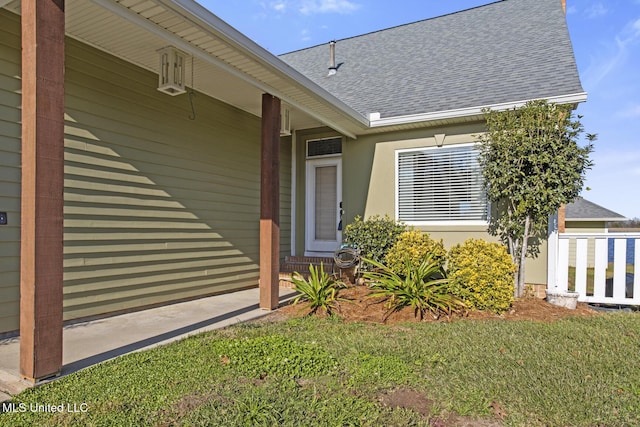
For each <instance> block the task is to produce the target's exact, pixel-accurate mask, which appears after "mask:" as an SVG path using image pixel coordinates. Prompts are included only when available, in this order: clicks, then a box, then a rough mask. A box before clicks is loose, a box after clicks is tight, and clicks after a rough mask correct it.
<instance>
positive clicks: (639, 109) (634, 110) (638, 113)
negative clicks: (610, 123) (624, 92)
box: [617, 104, 640, 119]
mask: <svg viewBox="0 0 640 427" xmlns="http://www.w3.org/2000/svg"><path fill="white" fill-rule="evenodd" d="M617 116H619V117H622V118H625V119H628V118H640V104H636V105H632V106H631V107H629V108H627V109H625V110H622V111H620V112H618V114H617Z"/></svg>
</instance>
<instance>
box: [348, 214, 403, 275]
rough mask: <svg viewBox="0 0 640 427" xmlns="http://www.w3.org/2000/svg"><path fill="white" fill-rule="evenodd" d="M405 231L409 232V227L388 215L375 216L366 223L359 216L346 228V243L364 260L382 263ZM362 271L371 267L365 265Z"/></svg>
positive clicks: (361, 267) (362, 266) (362, 265)
mask: <svg viewBox="0 0 640 427" xmlns="http://www.w3.org/2000/svg"><path fill="white" fill-rule="evenodd" d="M404 231H407V226H406V225H405V224H403V223H401V222H397V221H395V220H393V219H391V218H389V216H388V215H385V216H384V217H381V216H379V215H375V216H372V217H370V218H368V219H367V220H365V221H363V220H362V218H361V217H360V216H357V217H356V218H355V220H354V221H353V222H352V223H351V224H348V225H347V226H346V227H345V229H344V242H345V243H347V244H349V245H353V246H355V247H357V248H358V250H359V251H360V255H361V256H362V258H367V259H370V260H373V261H376V262H380V263H382V262H383V260H384V256H385V255H386V253H387V252H388V251H389V249H391V247H393V245H394V244H395V243H396V240H397V239H398V236H399V235H400V234H402V233H403V232H404ZM360 269H361V270H364V271H366V270H370V269H371V267H370V266H369V265H367V264H366V263H363V264H361V266H360Z"/></svg>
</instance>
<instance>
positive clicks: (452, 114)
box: [369, 92, 587, 128]
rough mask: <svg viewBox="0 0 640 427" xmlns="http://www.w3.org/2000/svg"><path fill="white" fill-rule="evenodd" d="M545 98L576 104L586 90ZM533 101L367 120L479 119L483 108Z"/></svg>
mask: <svg viewBox="0 0 640 427" xmlns="http://www.w3.org/2000/svg"><path fill="white" fill-rule="evenodd" d="M542 99H546V100H547V101H548V102H551V103H555V104H578V103H581V102H585V101H586V100H587V93H586V92H579V93H572V94H568V95H559V96H552V97H548V98H542ZM530 101H533V99H528V100H522V101H515V102H504V103H500V104H489V105H483V106H477V107H468V108H459V109H454V110H444V111H436V112H432V113H423V114H411V115H406V116H396V117H385V118H378V119H372V120H370V121H369V126H370V127H371V128H380V127H386V126H401V125H414V124H416V123H424V124H425V125H427V124H428V123H429V122H433V121H439V120H450V121H456V120H463V119H464V120H468V119H469V118H473V117H477V118H478V119H481V118H483V117H484V113H483V110H485V109H490V110H493V111H506V110H510V109H513V108H519V107H522V106H524V105H525V104H526V103H527V102H530Z"/></svg>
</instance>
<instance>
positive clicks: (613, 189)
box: [200, 0, 640, 218]
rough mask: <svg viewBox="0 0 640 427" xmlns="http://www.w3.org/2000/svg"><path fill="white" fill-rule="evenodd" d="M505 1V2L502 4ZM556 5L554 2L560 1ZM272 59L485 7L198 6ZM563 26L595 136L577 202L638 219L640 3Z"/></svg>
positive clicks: (362, 0)
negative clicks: (585, 201)
mask: <svg viewBox="0 0 640 427" xmlns="http://www.w3.org/2000/svg"><path fill="white" fill-rule="evenodd" d="M506 1H509V0H506ZM558 2H560V0H558ZM200 3H201V4H202V5H203V6H205V7H206V8H208V9H209V10H211V11H212V12H213V13H214V14H216V15H218V16H219V17H220V18H222V19H223V20H225V21H226V22H228V23H229V24H231V25H232V26H233V27H235V28H236V29H238V30H239V31H241V32H242V33H244V34H245V35H247V36H248V37H250V38H251V39H253V40H254V41H256V43H258V44H259V45H261V46H262V47H264V48H266V49H267V50H269V51H270V52H272V53H274V54H276V55H278V54H282V53H286V52H290V51H293V50H297V49H303V48H306V47H310V46H315V45H318V44H322V43H327V42H329V41H330V40H332V39H337V40H339V39H342V38H346V37H351V36H355V35H359V34H364V33H368V32H371V31H376V30H380V29H384V28H389V27H392V26H395V25H401V24H406V23H409V22H414V21H418V20H421V19H427V18H432V17H435V16H440V15H443V14H447V13H452V12H456V11H460V10H464V9H468V8H471V7H476V6H480V5H483V4H488V3H492V1H490V0H447V1H445V0H396V1H394V2H389V1H382V0H242V1H219V0H200ZM567 22H568V25H569V33H570V35H571V39H572V41H573V46H574V50H575V54H576V60H577V63H578V70H579V72H580V76H581V79H582V84H583V87H584V89H585V90H586V91H587V92H588V94H589V100H588V101H587V102H586V103H584V104H581V105H580V107H579V108H578V110H577V113H578V114H580V115H582V116H584V117H583V118H582V123H583V124H584V126H585V130H586V131H587V132H589V133H596V134H598V141H597V142H596V144H595V151H594V153H593V154H592V160H593V161H594V163H595V165H594V167H593V169H592V170H590V171H589V172H588V174H587V184H586V186H587V187H588V188H590V190H585V191H583V193H582V195H583V196H584V197H585V198H586V199H589V200H591V201H593V202H595V203H598V204H600V205H602V206H604V207H607V208H609V209H612V210H614V211H616V212H618V213H620V214H622V215H625V216H627V217H629V218H633V217H640V0H567Z"/></svg>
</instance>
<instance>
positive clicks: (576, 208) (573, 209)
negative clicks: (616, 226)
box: [565, 197, 627, 221]
mask: <svg viewBox="0 0 640 427" xmlns="http://www.w3.org/2000/svg"><path fill="white" fill-rule="evenodd" d="M626 219H627V218H625V217H624V216H622V215H620V214H619V213H616V212H614V211H611V210H609V209H606V208H603V207H602V206H600V205H597V204H595V203H593V202H590V201H588V200H585V199H583V198H582V197H579V198H577V199H576V200H575V201H574V202H573V203H569V204H567V207H566V210H565V220H566V221H625V220H626Z"/></svg>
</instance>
